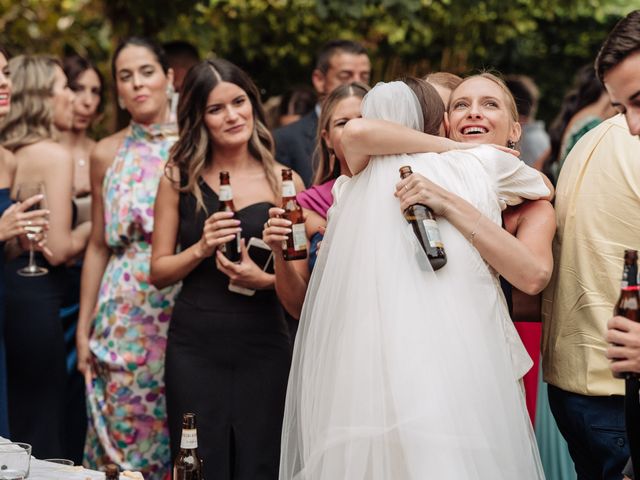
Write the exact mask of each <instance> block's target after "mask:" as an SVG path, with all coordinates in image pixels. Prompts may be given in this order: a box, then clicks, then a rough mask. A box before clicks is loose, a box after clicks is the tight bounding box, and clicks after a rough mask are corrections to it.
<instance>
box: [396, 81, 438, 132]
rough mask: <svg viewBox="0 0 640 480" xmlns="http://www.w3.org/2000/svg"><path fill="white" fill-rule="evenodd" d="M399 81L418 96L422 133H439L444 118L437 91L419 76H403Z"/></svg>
mask: <svg viewBox="0 0 640 480" xmlns="http://www.w3.org/2000/svg"><path fill="white" fill-rule="evenodd" d="M400 81H401V82H404V83H406V84H407V86H408V87H409V88H410V89H411V90H412V91H413V93H415V94H416V97H418V102H420V109H421V110H422V119H423V121H424V128H423V130H424V133H428V134H430V135H440V125H442V121H443V120H444V103H442V98H440V95H438V91H437V90H436V89H435V88H434V87H433V85H431V84H429V83H427V82H426V81H424V80H421V79H419V78H415V77H403V78H401V79H400Z"/></svg>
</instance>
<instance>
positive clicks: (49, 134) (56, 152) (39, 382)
mask: <svg viewBox="0 0 640 480" xmlns="http://www.w3.org/2000/svg"><path fill="white" fill-rule="evenodd" d="M9 66H10V69H11V75H12V81H13V92H12V102H11V111H10V112H9V114H8V115H7V117H6V120H5V122H4V124H3V126H2V129H1V130H0V138H1V141H2V143H3V145H4V146H5V147H6V148H8V149H10V150H12V152H13V154H14V155H15V158H16V163H15V164H16V168H15V174H14V178H13V187H12V196H13V197H14V198H15V196H16V195H17V193H18V191H19V189H20V187H21V185H22V184H26V183H34V182H38V183H41V184H42V185H43V186H44V191H45V192H46V201H47V208H48V209H49V211H50V215H49V231H48V235H47V236H48V240H47V242H48V248H49V250H50V251H48V250H44V251H43V252H42V253H39V254H38V255H37V263H39V264H40V265H45V266H46V268H47V269H48V273H47V274H46V275H42V276H38V277H23V276H20V275H19V274H18V270H19V269H20V268H22V267H24V266H25V265H26V264H27V263H28V258H29V257H28V255H26V254H23V255H20V256H19V257H18V258H16V259H15V260H12V261H10V262H8V263H7V265H6V268H5V272H6V281H7V297H6V300H7V308H6V315H7V324H6V329H5V334H6V346H7V369H8V375H7V377H8V385H9V409H10V412H11V435H12V437H13V438H19V439H20V440H22V441H25V442H28V443H30V444H31V445H32V446H33V449H34V452H37V454H38V455H39V456H43V457H58V456H63V455H64V454H65V434H64V432H65V430H64V428H65V418H64V402H65V388H64V386H65V383H66V378H67V373H66V366H65V351H64V338H63V333H62V325H61V322H60V320H59V316H58V315H59V310H60V307H61V306H62V302H63V300H64V294H65V288H66V283H67V271H66V268H65V266H64V265H65V262H67V261H68V260H69V259H71V258H73V257H74V256H75V255H77V254H78V253H80V252H81V251H82V250H83V249H84V247H85V245H86V240H87V237H88V233H89V227H90V226H89V224H82V225H79V226H78V227H76V228H75V229H73V228H72V225H73V208H72V195H73V163H72V159H71V157H70V155H69V154H68V152H67V151H66V150H65V149H64V147H62V146H61V145H60V144H59V143H57V142H56V140H55V139H56V136H57V132H58V131H60V130H66V129H69V128H71V122H72V102H73V98H74V96H73V93H72V92H71V90H69V88H68V86H67V78H66V76H65V75H64V72H63V71H62V68H61V66H60V63H59V62H58V61H57V60H55V59H54V58H51V57H44V56H19V57H16V58H13V59H11V61H10V62H9ZM45 365H46V369H47V374H46V375H43V374H42V372H43V370H42V369H43V366H45ZM34 392H38V394H37V395H34Z"/></svg>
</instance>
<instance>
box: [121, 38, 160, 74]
mask: <svg viewBox="0 0 640 480" xmlns="http://www.w3.org/2000/svg"><path fill="white" fill-rule="evenodd" d="M130 45H134V46H136V47H144V48H146V49H147V50H149V51H150V52H151V53H153V56H154V57H155V58H156V60H157V61H158V63H159V64H160V67H162V71H163V72H164V73H165V75H166V74H167V73H168V72H169V60H168V58H167V55H166V54H165V52H164V49H163V48H162V46H161V45H160V44H159V43H157V42H155V41H154V40H151V39H150V38H146V37H129V38H125V39H124V40H122V41H121V42H120V43H119V44H118V47H117V48H116V50H115V52H113V58H111V75H112V76H113V79H114V80H116V61H117V60H118V57H119V56H120V53H121V52H122V50H124V49H125V48H126V47H128V46H130Z"/></svg>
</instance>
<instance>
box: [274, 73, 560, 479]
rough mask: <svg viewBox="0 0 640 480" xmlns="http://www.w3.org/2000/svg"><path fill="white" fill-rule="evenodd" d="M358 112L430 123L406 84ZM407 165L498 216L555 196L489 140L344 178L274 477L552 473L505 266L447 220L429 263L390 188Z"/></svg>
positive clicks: (309, 308) (305, 320)
mask: <svg viewBox="0 0 640 480" xmlns="http://www.w3.org/2000/svg"><path fill="white" fill-rule="evenodd" d="M362 110H363V116H364V117H366V118H381V119H385V120H390V121H394V122H397V123H402V124H404V125H407V126H410V127H412V128H415V129H420V130H421V128H422V117H421V113H420V109H419V106H418V104H417V98H416V97H415V95H414V94H413V92H412V91H411V90H410V89H409V88H408V87H407V86H406V85H405V84H404V83H401V82H391V83H387V84H378V85H377V86H376V87H375V88H374V89H373V90H372V91H371V92H370V93H369V94H367V96H366V97H365V100H364V102H363V107H362ZM403 165H410V166H411V167H412V169H413V171H414V172H419V173H421V174H423V175H424V176H426V177H428V178H430V179H431V180H433V181H434V182H436V183H438V184H439V185H441V186H442V187H444V188H446V189H447V190H449V191H451V192H453V193H456V194H457V195H459V196H461V197H463V198H465V199H466V200H467V201H469V202H470V203H472V204H473V205H474V206H475V207H476V208H478V209H479V210H480V211H481V212H482V213H483V214H484V215H486V216H487V217H488V218H490V219H491V220H492V221H494V222H496V223H497V224H500V221H501V215H500V212H501V208H504V206H505V204H517V203H519V202H520V201H521V197H524V198H539V197H541V196H544V195H546V194H548V190H547V189H546V187H545V186H544V184H543V182H542V180H541V179H540V176H539V175H538V173H537V172H536V171H535V170H532V169H530V168H529V167H526V166H525V165H524V164H523V163H522V162H520V161H519V160H517V159H516V158H515V157H513V156H511V155H508V154H506V153H503V152H500V151H498V150H496V149H494V148H492V147H488V146H486V147H479V148H476V149H472V150H465V151H454V152H449V153H446V154H429V153H427V154H419V155H393V156H384V157H374V158H372V159H371V161H370V163H369V165H368V167H367V168H366V169H365V170H363V171H362V172H361V173H360V174H358V175H356V176H354V177H353V178H352V179H350V180H346V181H344V180H343V179H340V181H339V182H337V184H336V185H337V186H336V187H335V190H334V193H335V196H336V197H337V200H336V203H335V204H334V206H333V207H332V211H331V212H330V220H329V224H328V227H327V233H326V235H325V238H324V241H323V243H322V248H321V250H320V255H319V258H318V261H317V263H316V266H315V269H314V271H313V275H312V277H311V280H310V283H309V288H308V290H307V297H306V299H305V304H304V308H303V311H302V316H301V319H300V327H299V331H298V337H297V340H296V345H295V350H294V358H293V363H292V367H291V374H290V377H289V386H288V391H287V400H286V409H285V420H284V425H283V434H282V453H281V465H280V480H476V479H477V480H500V479H505V480H506V479H509V480H513V479H516V478H517V479H518V480H533V479H543V478H544V474H543V471H542V466H541V463H540V460H539V457H538V452H537V446H536V443H535V438H534V435H533V430H532V428H531V423H530V421H529V417H528V415H527V411H526V407H525V402H524V395H523V392H522V389H521V387H520V384H519V379H520V378H521V377H522V375H523V374H524V373H525V372H526V371H527V370H528V369H529V368H530V366H531V360H530V358H529V357H528V355H527V353H526V351H525V350H524V347H523V346H522V344H521V342H520V339H519V338H518V335H517V333H516V331H515V329H514V327H513V324H512V322H511V320H510V319H509V315H508V312H507V308H506V304H505V301H504V297H503V295H502V292H501V290H500V287H499V282H498V279H497V275H496V273H495V272H494V271H493V270H492V269H491V268H490V267H489V266H488V265H487V264H486V263H485V262H484V261H483V259H482V258H481V257H480V255H479V254H478V252H477V251H476V249H475V248H474V247H473V246H472V245H471V244H470V243H469V242H468V241H467V239H465V238H464V237H463V236H462V235H461V234H460V233H459V232H458V231H457V230H456V229H455V228H453V227H452V226H451V225H450V224H449V223H448V222H446V221H445V220H443V219H438V224H439V226H440V232H441V235H442V238H443V241H444V245H445V249H446V253H447V258H448V262H447V264H446V265H445V266H444V267H443V268H442V269H441V270H439V271H437V272H434V271H433V270H432V269H431V267H430V266H429V264H428V262H427V259H426V256H425V254H424V253H423V251H422V249H421V248H420V246H419V244H418V242H417V240H416V239H415V237H414V235H413V232H412V230H411V227H410V226H409V225H408V223H407V222H406V220H405V219H404V217H403V215H402V213H401V211H400V205H399V201H398V200H397V199H396V198H395V197H394V195H393V193H394V191H395V184H396V183H397V182H398V181H399V179H400V177H399V171H398V169H399V168H400V167H401V166H403Z"/></svg>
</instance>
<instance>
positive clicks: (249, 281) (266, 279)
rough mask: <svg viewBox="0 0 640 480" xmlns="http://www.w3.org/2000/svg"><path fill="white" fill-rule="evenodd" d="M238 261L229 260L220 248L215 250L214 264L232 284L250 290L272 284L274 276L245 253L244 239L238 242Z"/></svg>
mask: <svg viewBox="0 0 640 480" xmlns="http://www.w3.org/2000/svg"><path fill="white" fill-rule="evenodd" d="M240 248H241V254H242V255H241V257H240V258H241V260H240V263H235V262H232V261H230V260H229V259H228V258H227V257H226V256H225V255H224V254H223V253H222V252H221V251H220V250H218V251H217V252H216V266H217V267H218V270H220V271H221V272H222V273H224V274H225V275H226V276H227V277H229V280H230V282H231V283H232V284H233V285H238V286H240V287H244V288H250V289H252V290H264V289H265V288H269V287H271V286H273V284H274V276H273V275H272V274H270V273H266V272H265V271H263V270H262V268H260V267H259V266H258V265H256V263H255V262H254V261H253V260H251V257H250V256H249V254H248V253H247V246H246V245H245V242H244V239H243V240H241V242H240Z"/></svg>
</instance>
